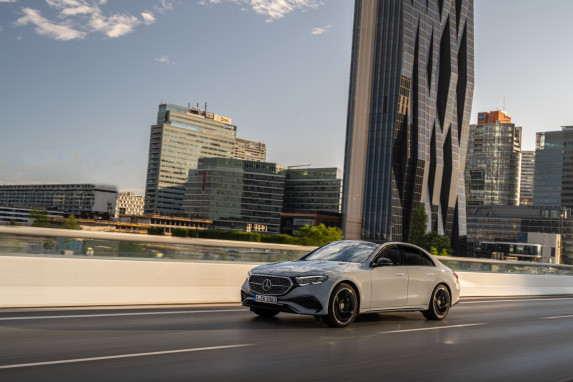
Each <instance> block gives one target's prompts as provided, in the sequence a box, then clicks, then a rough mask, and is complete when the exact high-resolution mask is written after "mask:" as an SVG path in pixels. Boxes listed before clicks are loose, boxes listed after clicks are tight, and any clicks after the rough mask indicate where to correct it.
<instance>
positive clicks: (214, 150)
mask: <svg viewBox="0 0 573 382" xmlns="http://www.w3.org/2000/svg"><path fill="white" fill-rule="evenodd" d="M236 136H237V127H236V126H235V125H232V124H231V119H230V118H227V117H222V116H219V115H216V114H213V113H210V112H208V111H206V110H202V109H199V108H198V107H183V106H177V105H171V104H161V105H159V111H158V113H157V124H156V125H153V126H151V134H150V139H149V161H148V165H147V182H146V187H145V214H153V213H159V214H161V215H171V216H178V215H184V211H183V195H184V193H185V182H186V181H187V177H188V175H189V170H192V169H195V168H197V163H198V161H199V158H204V157H219V158H233V156H234V152H235V139H236Z"/></svg>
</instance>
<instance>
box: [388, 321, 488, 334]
mask: <svg viewBox="0 0 573 382" xmlns="http://www.w3.org/2000/svg"><path fill="white" fill-rule="evenodd" d="M480 325H487V323H485V322H482V323H479V324H464V325H448V326H434V327H432V328H418V329H402V330H391V331H388V332H380V333H379V334H394V333H409V332H423V331H426V330H440V329H452V328H466V327H469V326H480Z"/></svg>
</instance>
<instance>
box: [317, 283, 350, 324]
mask: <svg viewBox="0 0 573 382" xmlns="http://www.w3.org/2000/svg"><path fill="white" fill-rule="evenodd" d="M357 314H358V298H357V297H356V291H355V290H354V288H352V287H351V286H350V285H348V284H345V283H342V284H339V285H337V286H336V288H334V291H333V292H332V295H331V296H330V301H329V303H328V315H327V316H325V317H324V322H326V323H327V324H328V325H329V326H332V327H334V328H343V327H345V326H348V325H350V324H351V323H352V321H354V319H355V318H356V315H357Z"/></svg>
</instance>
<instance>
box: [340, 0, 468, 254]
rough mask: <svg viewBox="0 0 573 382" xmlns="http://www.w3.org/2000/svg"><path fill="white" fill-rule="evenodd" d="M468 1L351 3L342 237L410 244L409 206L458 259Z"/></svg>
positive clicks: (462, 226)
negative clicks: (418, 211) (449, 245)
mask: <svg viewBox="0 0 573 382" xmlns="http://www.w3.org/2000/svg"><path fill="white" fill-rule="evenodd" d="M473 45H474V42H473V1H472V0H455V1H454V0H357V1H356V3H355V14H354V36H353V47H352V64H351V73H350V90H349V106H348V121H347V135H346V153H345V155H346V156H345V168H344V187H343V207H342V214H343V229H344V232H345V238H347V239H355V238H366V239H389V240H408V237H409V230H410V220H411V217H412V212H413V209H414V208H416V207H417V206H418V205H423V206H424V207H425V209H426V212H427V214H428V216H429V218H430V226H431V228H432V229H434V230H436V231H438V232H439V233H441V234H446V235H448V236H449V237H451V238H452V242H453V246H454V249H455V250H456V251H457V253H458V254H460V255H463V252H465V251H464V249H463V246H464V242H465V236H466V216H465V214H466V212H465V209H466V205H465V181H464V165H465V158H466V149H467V141H468V130H469V119H470V114H471V102H472V97H473V81H474V79H473V77H474V75H473V67H474V63H473Z"/></svg>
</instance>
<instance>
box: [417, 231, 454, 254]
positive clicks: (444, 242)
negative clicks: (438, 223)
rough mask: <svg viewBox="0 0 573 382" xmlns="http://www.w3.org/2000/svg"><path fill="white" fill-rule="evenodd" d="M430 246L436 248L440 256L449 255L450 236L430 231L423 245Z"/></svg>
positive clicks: (427, 247)
mask: <svg viewBox="0 0 573 382" xmlns="http://www.w3.org/2000/svg"><path fill="white" fill-rule="evenodd" d="M432 247H433V248H436V251H437V253H438V254H440V256H449V255H450V253H451V252H452V247H451V243H450V238H449V237H447V236H444V235H439V234H438V233H437V232H436V231H432V232H430V233H429V234H428V235H427V236H426V244H425V245H424V248H426V249H431V248H432Z"/></svg>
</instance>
